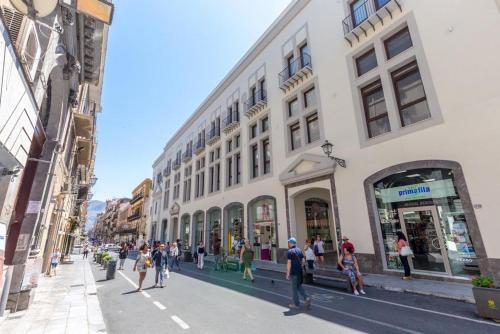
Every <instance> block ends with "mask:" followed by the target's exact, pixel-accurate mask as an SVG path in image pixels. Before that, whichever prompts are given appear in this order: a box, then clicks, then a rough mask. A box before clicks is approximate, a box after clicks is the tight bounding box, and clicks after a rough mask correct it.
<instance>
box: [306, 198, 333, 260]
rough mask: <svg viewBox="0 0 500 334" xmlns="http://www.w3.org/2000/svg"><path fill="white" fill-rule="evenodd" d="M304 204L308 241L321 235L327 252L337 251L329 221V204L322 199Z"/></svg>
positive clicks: (311, 200)
mask: <svg viewBox="0 0 500 334" xmlns="http://www.w3.org/2000/svg"><path fill="white" fill-rule="evenodd" d="M304 204H305V207H306V224H307V239H308V240H316V236H317V235H320V236H321V240H323V241H324V243H325V245H324V248H325V252H326V253H331V252H333V251H335V247H334V245H333V240H332V235H331V234H330V223H329V221H328V203H326V202H325V201H323V200H321V199H309V200H307V201H305V203H304ZM313 242H314V241H313Z"/></svg>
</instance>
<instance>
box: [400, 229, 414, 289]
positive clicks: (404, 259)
mask: <svg viewBox="0 0 500 334" xmlns="http://www.w3.org/2000/svg"><path fill="white" fill-rule="evenodd" d="M396 236H397V237H398V240H397V243H396V247H397V248H398V254H399V259H400V260H401V263H402V264H403V268H404V270H405V275H404V276H403V277H402V279H404V280H410V279H411V276H410V275H411V272H410V264H409V263H408V256H410V255H412V254H413V252H412V251H411V248H410V246H408V241H407V240H406V237H405V235H404V234H403V232H400V231H398V232H396Z"/></svg>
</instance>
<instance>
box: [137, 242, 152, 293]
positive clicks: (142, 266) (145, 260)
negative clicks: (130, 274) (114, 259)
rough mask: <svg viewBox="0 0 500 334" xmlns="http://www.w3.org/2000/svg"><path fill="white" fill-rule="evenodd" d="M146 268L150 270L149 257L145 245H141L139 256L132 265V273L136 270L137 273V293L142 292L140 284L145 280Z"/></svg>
mask: <svg viewBox="0 0 500 334" xmlns="http://www.w3.org/2000/svg"><path fill="white" fill-rule="evenodd" d="M148 268H151V255H150V254H149V251H148V246H147V244H143V245H142V246H141V247H140V248H139V254H137V259H136V260H135V263H134V271H136V270H137V271H138V272H139V288H137V291H142V283H143V282H144V279H145V278H146V272H147V271H148Z"/></svg>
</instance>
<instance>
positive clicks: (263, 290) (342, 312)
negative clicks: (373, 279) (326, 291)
mask: <svg viewBox="0 0 500 334" xmlns="http://www.w3.org/2000/svg"><path fill="white" fill-rule="evenodd" d="M183 271H186V272H190V273H193V274H201V273H197V272H195V271H191V270H186V269H183ZM204 276H205V275H204ZM209 277H210V278H213V279H217V280H219V281H223V282H227V283H231V284H234V285H239V286H242V287H245V288H248V287H249V286H248V285H246V284H241V283H237V282H233V281H229V280H226V279H223V278H219V277H215V276H209ZM275 281H276V280H275ZM251 288H252V289H255V290H259V291H262V292H266V293H269V294H271V295H275V296H278V297H282V298H285V299H290V296H287V295H283V294H280V293H277V292H272V291H269V290H265V289H261V288H257V287H255V286H252V287H251ZM314 307H318V308H321V309H324V310H327V311H330V312H333V313H338V314H341V315H343V316H347V317H351V318H355V319H358V320H361V321H366V322H371V323H374V324H377V325H380V326H384V327H389V328H392V329H396V330H398V331H401V332H405V333H411V334H422V332H417V331H413V330H410V329H406V328H403V327H399V326H396V325H392V324H389V323H386V322H383V321H378V320H375V319H370V318H367V317H364V316H363V317H362V316H359V315H355V314H352V313H348V312H344V311H340V310H337V309H332V308H329V307H326V306H322V305H318V304H315V305H314Z"/></svg>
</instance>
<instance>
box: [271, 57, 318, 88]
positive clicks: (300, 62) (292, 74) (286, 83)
mask: <svg viewBox="0 0 500 334" xmlns="http://www.w3.org/2000/svg"><path fill="white" fill-rule="evenodd" d="M311 74H312V63H311V56H310V55H309V54H307V53H304V54H303V55H302V56H301V57H298V58H296V59H294V60H293V61H292V62H291V63H290V64H289V65H288V66H286V67H285V68H284V69H283V70H282V71H281V72H280V73H279V75H278V76H279V82H280V88H281V89H282V90H283V91H286V90H288V89H290V88H293V87H294V86H295V85H296V84H297V83H299V82H300V81H301V80H303V79H305V78H307V77H308V76H309V75H311Z"/></svg>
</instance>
